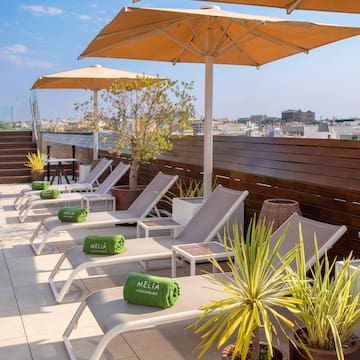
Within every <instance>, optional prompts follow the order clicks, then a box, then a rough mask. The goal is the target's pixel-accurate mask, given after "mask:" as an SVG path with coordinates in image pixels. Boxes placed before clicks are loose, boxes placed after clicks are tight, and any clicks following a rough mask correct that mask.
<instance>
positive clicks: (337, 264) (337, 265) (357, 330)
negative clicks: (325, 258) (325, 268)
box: [335, 259, 360, 338]
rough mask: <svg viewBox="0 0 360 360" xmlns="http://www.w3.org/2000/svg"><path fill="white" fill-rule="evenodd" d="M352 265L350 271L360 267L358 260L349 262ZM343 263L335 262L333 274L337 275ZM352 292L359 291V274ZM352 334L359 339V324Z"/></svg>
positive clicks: (359, 260)
mask: <svg viewBox="0 0 360 360" xmlns="http://www.w3.org/2000/svg"><path fill="white" fill-rule="evenodd" d="M351 263H352V265H351V266H350V268H349V269H350V271H352V272H353V271H355V270H356V268H357V267H359V266H360V259H355V260H352V261H351ZM343 264H344V262H343V261H337V262H336V264H335V273H337V272H338V271H339V270H340V269H341V268H342V267H343ZM354 290H355V291H356V292H359V291H360V272H359V273H358V274H357V278H356V282H355V284H354ZM354 334H355V335H356V336H357V337H359V338H360V324H359V325H358V327H357V328H356V329H355V331H354Z"/></svg>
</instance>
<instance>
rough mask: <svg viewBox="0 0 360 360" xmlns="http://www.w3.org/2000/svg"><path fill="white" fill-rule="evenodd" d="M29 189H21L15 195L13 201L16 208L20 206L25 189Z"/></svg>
mask: <svg viewBox="0 0 360 360" xmlns="http://www.w3.org/2000/svg"><path fill="white" fill-rule="evenodd" d="M27 190H30V189H22V190H21V191H20V192H19V194H18V196H17V197H16V199H15V201H14V207H15V209H16V210H18V209H19V207H20V206H21V203H22V202H23V201H24V197H25V195H26V191H27Z"/></svg>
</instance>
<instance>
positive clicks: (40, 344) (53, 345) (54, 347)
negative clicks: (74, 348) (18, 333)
mask: <svg viewBox="0 0 360 360" xmlns="http://www.w3.org/2000/svg"><path fill="white" fill-rule="evenodd" d="M29 346H30V349H31V354H32V360H59V359H67V358H68V356H67V353H66V349H65V346H64V343H63V342H62V341H60V340H59V341H48V340H43V339H37V340H34V339H32V340H31V341H30V343H29Z"/></svg>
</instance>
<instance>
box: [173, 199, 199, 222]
mask: <svg viewBox="0 0 360 360" xmlns="http://www.w3.org/2000/svg"><path fill="white" fill-rule="evenodd" d="M203 203H204V198H202V197H177V198H173V200H172V218H173V219H174V220H175V221H176V222H178V223H179V224H181V225H186V224H187V223H188V222H189V221H190V219H191V218H192V217H193V216H194V215H195V214H196V213H197V212H198V210H199V209H200V208H201V206H202V204H203Z"/></svg>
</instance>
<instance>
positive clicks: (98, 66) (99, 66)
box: [90, 64, 102, 68]
mask: <svg viewBox="0 0 360 360" xmlns="http://www.w3.org/2000/svg"><path fill="white" fill-rule="evenodd" d="M90 67H94V68H101V67H102V66H101V65H100V64H95V65H91V66H90Z"/></svg>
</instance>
